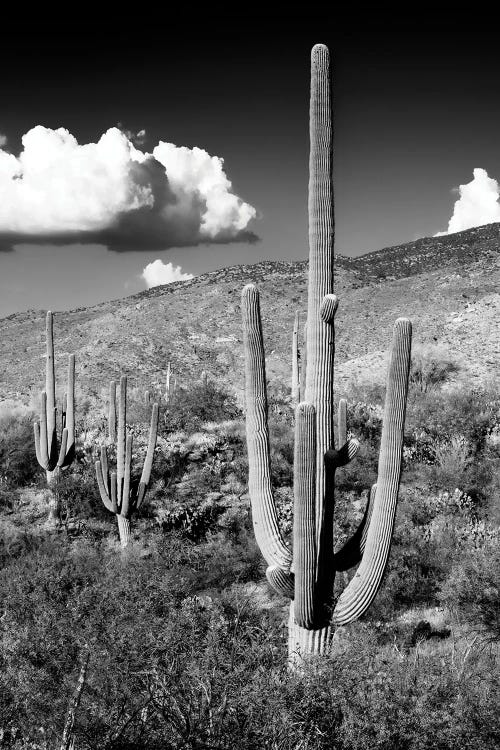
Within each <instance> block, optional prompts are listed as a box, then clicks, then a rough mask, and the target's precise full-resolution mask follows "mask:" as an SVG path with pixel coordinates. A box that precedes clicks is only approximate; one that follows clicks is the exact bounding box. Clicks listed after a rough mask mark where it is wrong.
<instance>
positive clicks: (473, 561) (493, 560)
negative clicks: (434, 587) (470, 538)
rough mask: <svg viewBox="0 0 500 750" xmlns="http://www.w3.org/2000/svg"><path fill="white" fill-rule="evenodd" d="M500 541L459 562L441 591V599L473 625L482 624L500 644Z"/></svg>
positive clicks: (458, 615)
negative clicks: (499, 545) (499, 546)
mask: <svg viewBox="0 0 500 750" xmlns="http://www.w3.org/2000/svg"><path fill="white" fill-rule="evenodd" d="M498 543H499V538H498V536H497V538H496V539H492V540H491V543H490V544H488V543H487V544H486V546H484V547H482V548H479V549H476V550H472V551H470V552H469V553H468V555H467V556H464V557H463V559H462V560H461V561H460V562H457V563H456V564H455V565H454V566H453V568H452V570H451V573H450V575H449V577H448V579H447V580H446V581H445V582H444V583H443V585H442V587H441V590H440V600H441V603H442V604H444V605H445V606H447V607H449V608H450V609H453V610H454V612H455V614H456V616H457V617H458V618H459V619H465V620H466V621H467V622H468V623H469V624H470V625H472V626H475V625H477V624H481V625H482V626H483V627H484V628H486V629H487V631H488V633H489V635H490V637H491V638H492V639H494V640H496V641H500V585H499V582H500V551H499V548H498Z"/></svg>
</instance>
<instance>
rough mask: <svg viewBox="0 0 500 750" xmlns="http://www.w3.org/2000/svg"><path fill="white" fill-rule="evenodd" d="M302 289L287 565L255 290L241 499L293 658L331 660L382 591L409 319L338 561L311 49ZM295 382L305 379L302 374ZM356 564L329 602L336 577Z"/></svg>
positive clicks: (319, 78) (328, 153) (316, 63)
mask: <svg viewBox="0 0 500 750" xmlns="http://www.w3.org/2000/svg"><path fill="white" fill-rule="evenodd" d="M311 63H312V64H311V107H310V134H311V155H310V180H309V239H310V243H309V247H310V252H309V288H308V315H307V333H306V344H305V358H306V362H307V366H306V368H305V369H306V372H305V399H304V400H303V401H302V402H301V403H299V404H298V405H297V407H296V415H295V416H296V419H295V455H294V461H295V467H294V527H293V559H292V554H291V552H290V549H289V548H288V546H287V545H286V543H285V541H284V538H283V536H282V533H281V530H280V527H279V523H278V516H277V512H276V506H275V504H274V499H273V495H272V489H271V481H270V468H269V466H270V462H269V456H270V450H269V430H268V424H267V394H266V386H265V383H266V374H265V356H264V345H263V337H262V325H261V317H260V304H259V294H258V290H257V288H256V287H255V286H254V285H253V284H249V285H247V286H246V287H245V288H244V289H243V293H242V316H243V341H244V349H245V379H246V410H247V415H246V427H247V445H248V460H249V492H250V498H251V502H252V517H253V524H254V530H255V535H256V539H257V542H258V544H259V547H260V549H261V552H262V554H263V556H264V557H265V559H266V561H267V563H268V566H269V567H268V569H267V571H266V575H267V578H268V580H269V582H270V583H271V585H272V586H273V587H274V588H275V589H276V590H277V591H278V592H280V593H281V594H284V595H287V596H289V597H290V598H291V600H292V601H291V606H290V618H289V657H290V663H291V664H292V666H293V665H294V664H297V663H298V662H300V660H301V659H302V658H303V657H304V656H307V655H310V654H313V655H320V654H324V653H327V652H328V651H329V649H330V647H331V643H332V637H333V633H334V629H335V627H336V626H338V625H345V624H347V623H349V622H352V621H353V620H355V619H357V618H358V617H360V616H361V615H362V614H363V613H364V612H365V611H366V609H367V608H368V607H369V605H370V604H371V602H372V601H373V598H374V597H375V595H376V593H377V590H378V588H379V586H380V583H381V580H382V576H383V573H384V570H385V566H386V563H387V559H388V555H389V549H390V543H391V538H392V530H393V525H394V517H395V511H396V502H397V494H398V490H399V481H400V475H401V459H402V447H403V428H404V419H405V410H406V397H407V390H408V373H409V365H410V349H411V323H410V322H409V321H408V320H406V319H399V320H397V321H396V324H395V327H394V336H393V345H392V355H391V361H390V365H389V371H388V378H387V395H386V403H385V411H384V421H383V429H382V441H381V449H380V458H379V471H378V481H377V484H376V485H374V487H373V488H372V491H371V493H370V500H369V502H368V505H367V509H366V512H365V517H364V519H363V521H362V522H361V525H360V527H359V528H358V530H357V531H356V532H355V534H354V535H353V537H352V538H351V539H350V540H349V541H348V542H347V543H346V544H345V545H344V547H343V548H342V549H341V550H339V551H338V552H337V553H336V554H334V552H333V549H334V540H333V512H334V478H335V472H336V471H337V469H338V468H340V467H342V466H344V465H346V464H347V463H348V462H349V461H351V460H352V459H353V458H354V456H355V455H356V453H357V451H358V447H359V444H358V441H357V440H355V439H353V438H349V436H348V434H347V417H346V415H347V404H346V402H345V400H343V399H341V400H340V402H339V408H338V429H337V433H338V442H337V448H336V449H335V447H334V427H333V425H334V420H333V417H334V398H333V375H334V349H335V338H334V319H335V313H336V310H337V305H338V302H337V298H336V297H335V295H334V294H333V186H332V127H331V102H330V75H329V53H328V49H327V48H326V47H325V46H324V45H316V46H315V47H314V48H313V50H312V60H311ZM302 380H303V378H302ZM358 563H360V565H359V568H358V571H357V573H356V574H355V576H354V578H353V579H352V580H351V582H350V583H349V584H348V586H347V587H346V589H345V590H344V592H343V594H342V595H341V596H340V598H339V600H338V601H337V602H336V604H335V605H334V603H333V587H334V581H335V572H336V570H346V569H347V568H349V567H352V566H354V565H356V564H358Z"/></svg>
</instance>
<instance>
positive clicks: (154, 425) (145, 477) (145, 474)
mask: <svg viewBox="0 0 500 750" xmlns="http://www.w3.org/2000/svg"><path fill="white" fill-rule="evenodd" d="M158 417H159V405H158V404H153V410H152V412H151V424H150V426H149V442H148V449H147V452H146V458H145V459H144V466H143V468H142V474H141V478H140V481H139V488H138V490H137V503H136V507H137V508H140V507H141V505H142V502H143V500H144V497H145V494H146V489H147V486H148V484H149V479H150V477H151V469H152V467H153V458H154V453H155V447H156V438H157V435H158Z"/></svg>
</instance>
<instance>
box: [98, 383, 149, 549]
mask: <svg viewBox="0 0 500 750" xmlns="http://www.w3.org/2000/svg"><path fill="white" fill-rule="evenodd" d="M115 397H116V383H115V382H114V381H112V382H111V385H110V404H109V428H110V429H109V434H110V437H111V439H112V440H113V441H116V471H110V468H109V463H108V452H107V448H106V446H105V445H103V446H101V458H100V461H96V463H95V472H96V477H97V484H98V485H99V492H100V494H101V499H102V501H103V503H104V505H105V507H106V508H107V509H108V510H109V511H110V512H111V513H114V514H115V515H116V519H117V522H118V533H119V535H120V543H121V545H122V547H126V546H127V544H128V543H129V541H130V518H131V516H132V514H133V513H134V512H135V511H137V510H138V509H139V508H140V507H141V505H142V503H143V501H144V497H145V494H146V490H147V488H148V484H149V479H150V477H151V468H152V466H153V457H154V450H155V446H156V436H157V433H158V404H157V403H155V404H153V408H152V413H151V424H150V428H149V442H148V448H147V452H146V458H145V459H144V466H143V469H142V474H141V478H140V480H139V481H134V480H133V479H132V435H131V434H130V433H127V377H126V376H125V375H123V376H122V377H121V378H120V393H119V400H118V426H117V428H116V430H114V431H112V429H111V425H112V424H115V422H114V420H115V418H116V402H115Z"/></svg>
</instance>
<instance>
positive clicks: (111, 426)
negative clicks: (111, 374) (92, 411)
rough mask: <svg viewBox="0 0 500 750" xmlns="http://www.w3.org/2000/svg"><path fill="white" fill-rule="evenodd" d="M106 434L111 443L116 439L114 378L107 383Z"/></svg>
mask: <svg viewBox="0 0 500 750" xmlns="http://www.w3.org/2000/svg"><path fill="white" fill-rule="evenodd" d="M108 434H109V438H110V440H112V441H113V443H114V442H115V441H116V380H112V381H111V383H110V384H109V412H108Z"/></svg>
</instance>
